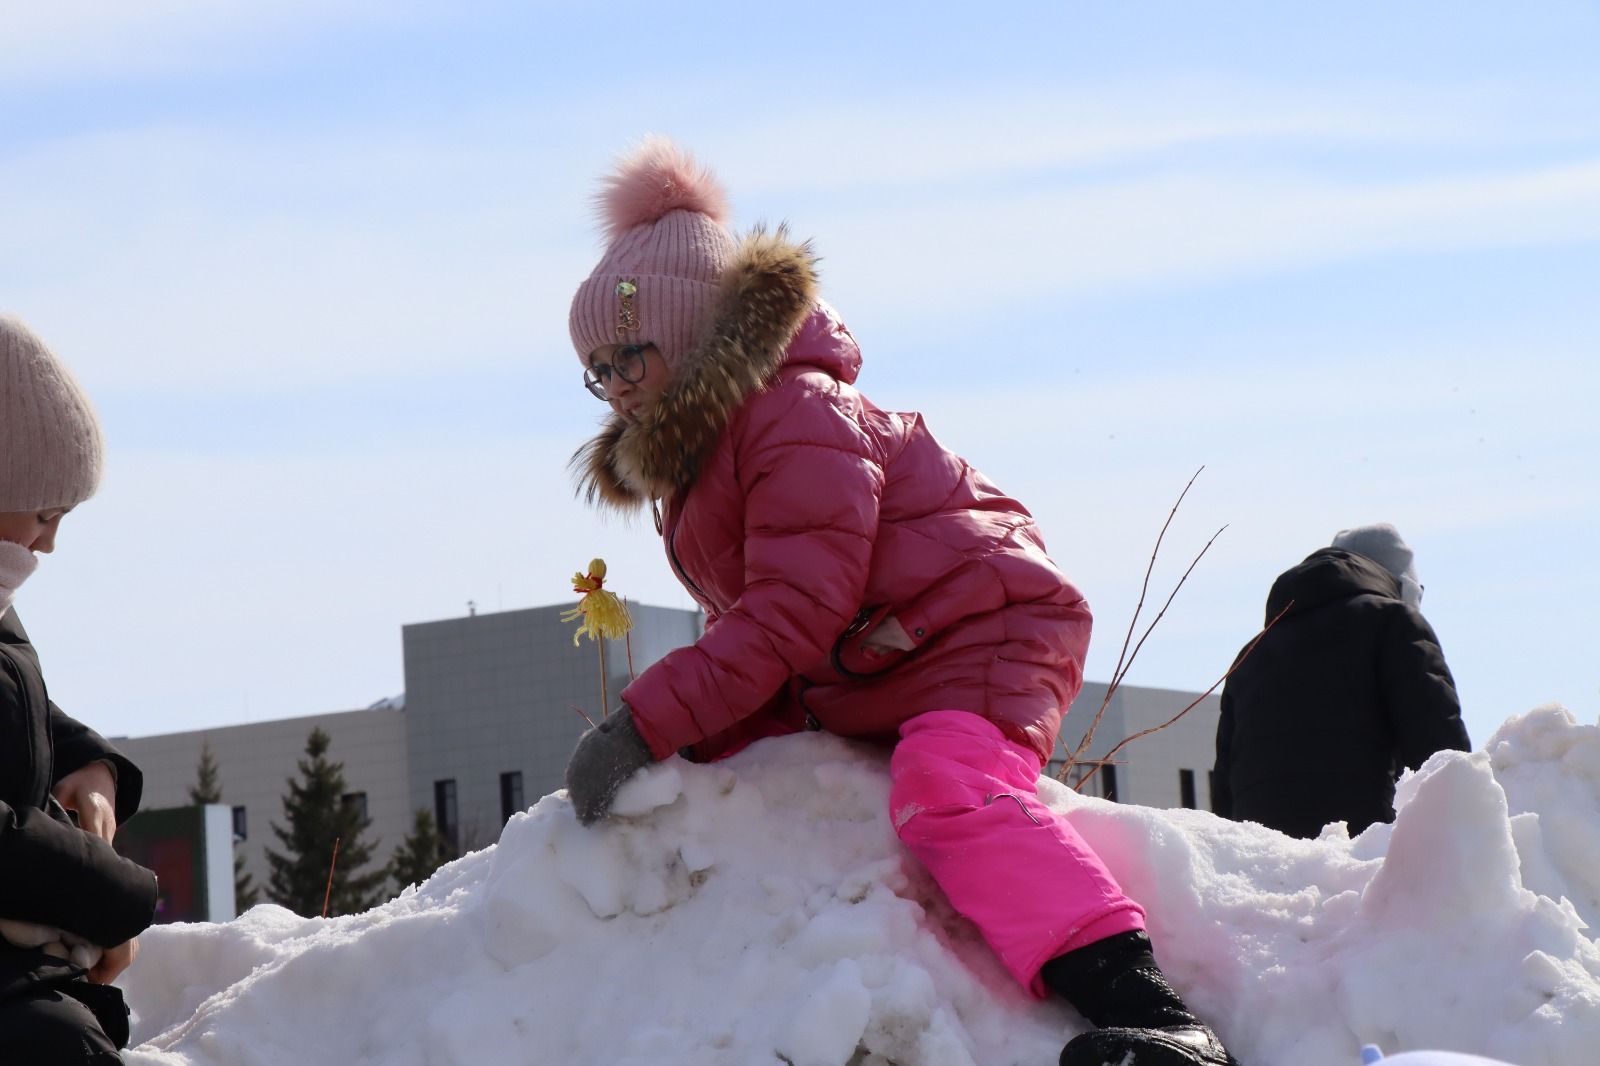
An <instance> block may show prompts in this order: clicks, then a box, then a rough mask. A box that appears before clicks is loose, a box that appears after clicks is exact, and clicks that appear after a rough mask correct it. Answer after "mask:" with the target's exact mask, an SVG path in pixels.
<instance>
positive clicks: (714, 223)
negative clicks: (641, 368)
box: [568, 137, 736, 369]
mask: <svg viewBox="0 0 1600 1066" xmlns="http://www.w3.org/2000/svg"><path fill="white" fill-rule="evenodd" d="M599 206H600V213H601V218H602V221H603V222H604V224H605V230H606V238H607V241H608V245H607V247H606V251H605V254H604V255H603V256H601V258H600V262H599V264H598V265H596V266H595V268H594V271H593V273H591V274H590V275H589V277H588V279H587V280H585V281H584V282H583V284H581V285H579V286H578V292H577V294H576V295H575V296H574V297H573V299H572V312H571V314H570V316H569V318H568V327H569V328H570V330H571V332H572V346H573V347H574V348H576V349H577V351H578V358H579V359H580V360H582V361H583V362H584V363H585V364H587V362H588V355H589V353H590V352H592V351H594V350H595V349H596V348H599V347H601V346H603V345H607V344H644V343H650V344H654V345H655V346H656V348H657V350H659V351H660V352H661V356H662V358H663V359H664V360H665V361H666V363H667V365H668V366H669V367H672V368H674V369H676V368H677V365H678V362H679V361H680V360H681V359H682V358H683V356H684V355H685V354H687V353H688V352H689V350H690V349H692V348H693V347H694V345H695V343H696V342H697V341H698V340H699V339H700V335H701V333H703V332H704V330H705V328H706V326H707V324H708V322H709V321H710V318H711V315H712V313H713V312H714V311H715V309H716V302H717V298H718V295H719V294H720V292H721V284H722V275H723V271H724V270H726V269H727V266H728V264H729V263H730V262H731V261H732V259H733V255H734V249H735V243H736V242H735V240H734V236H733V233H732V231H731V230H729V229H728V225H727V223H728V200H727V194H726V193H725V192H724V191H723V188H722V185H721V184H720V183H719V182H718V181H717V179H716V177H715V176H714V175H713V174H712V173H711V172H710V171H709V170H706V169H705V168H704V167H702V166H700V165H699V164H697V163H696V162H695V161H694V159H693V157H692V156H690V155H689V154H688V153H687V152H685V151H683V150H682V149H680V148H679V147H678V146H677V145H675V144H673V143H672V142H671V141H669V140H667V139H666V138H664V137H650V138H647V139H646V140H645V141H644V143H643V144H641V145H640V146H639V147H638V148H637V149H635V150H634V151H633V153H632V154H630V155H628V156H627V157H625V158H624V159H623V160H622V161H621V162H620V163H618V165H617V169H616V172H615V173H613V174H612V175H611V176H610V177H608V178H607V179H606V181H605V186H604V188H603V189H602V191H601V194H600V197H599Z"/></svg>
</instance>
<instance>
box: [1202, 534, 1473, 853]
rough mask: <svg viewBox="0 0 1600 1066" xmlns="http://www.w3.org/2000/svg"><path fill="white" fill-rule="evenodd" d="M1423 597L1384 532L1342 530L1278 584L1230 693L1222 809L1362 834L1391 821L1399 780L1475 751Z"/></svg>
mask: <svg viewBox="0 0 1600 1066" xmlns="http://www.w3.org/2000/svg"><path fill="white" fill-rule="evenodd" d="M1421 601H1422V586H1421V585H1420V584H1419V583H1418V582H1417V575H1416V569H1415V567H1414V564H1413V560H1412V552H1411V549H1410V548H1409V547H1407V546H1406V543H1405V541H1403V540H1401V539H1400V534H1399V532H1398V531H1397V530H1396V529H1395V528H1394V527H1393V526H1391V525H1387V524H1378V525H1370V526H1359V527H1357V528H1355V529H1348V530H1344V531H1343V532H1341V533H1340V534H1339V535H1338V536H1336V537H1335V538H1334V539H1333V544H1332V546H1331V547H1327V548H1323V549H1321V550H1319V551H1315V552H1312V553H1311V555H1310V556H1308V557H1307V558H1306V560H1305V561H1304V562H1302V563H1300V564H1299V565H1298V566H1295V567H1292V568H1291V569H1289V570H1288V571H1286V572H1285V573H1283V574H1282V575H1280V576H1279V577H1278V579H1277V581H1275V582H1274V583H1273V585H1272V591H1271V592H1270V593H1269V594H1268V596H1267V613H1266V620H1267V623H1268V624H1269V627H1270V628H1268V629H1267V631H1266V632H1265V633H1264V634H1263V635H1261V636H1260V639H1259V642H1258V643H1256V644H1255V647H1254V648H1251V647H1250V646H1249V645H1246V647H1245V650H1243V651H1241V652H1240V653H1239V658H1238V659H1236V660H1235V664H1236V665H1235V669H1234V671H1233V673H1232V674H1231V675H1230V676H1229V677H1228V680H1227V683H1226V684H1225V685H1224V686H1223V690H1222V718H1221V720H1220V721H1219V723H1218V725H1217V761H1216V767H1215V773H1214V777H1213V781H1214V784H1213V796H1212V800H1213V808H1214V809H1215V811H1216V813H1218V814H1220V815H1222V816H1223V817H1225V818H1233V819H1236V820H1238V821H1247V822H1259V823H1261V824H1262V825H1265V826H1269V827H1270V828H1273V829H1277V830H1279V831H1280V832H1283V833H1287V834H1288V835H1290V836H1295V837H1304V838H1312V837H1316V836H1317V835H1318V834H1319V833H1321V831H1322V828H1323V826H1325V825H1327V824H1329V823H1330V822H1344V823H1346V825H1347V826H1348V829H1349V832H1350V835H1352V836H1354V835H1355V834H1357V833H1359V832H1361V831H1362V830H1363V829H1365V828H1367V827H1368V826H1369V825H1371V824H1373V823H1374V822H1391V821H1393V820H1394V813H1395V812H1394V788H1395V781H1396V779H1397V778H1398V776H1399V774H1400V771H1401V770H1403V769H1416V768H1417V767H1419V766H1421V765H1422V763H1423V762H1424V761H1426V760H1427V758H1428V756H1430V755H1432V754H1433V753H1434V752H1436V751H1443V750H1445V749H1455V750H1458V751H1467V750H1470V748H1471V744H1470V742H1469V741H1468V740H1467V730H1466V726H1465V725H1464V724H1463V723H1462V721H1461V704H1460V701H1459V700H1458V699H1457V696H1456V688H1455V681H1454V680H1453V679H1452V678H1451V676H1450V668H1449V667H1448V666H1446V665H1445V661H1444V652H1443V651H1442V650H1440V647H1439V640H1438V638H1437V637H1436V636H1434V633H1433V629H1432V628H1431V627H1430V626H1429V625H1428V622H1427V620H1426V619H1425V618H1423V617H1422V613H1421V612H1420V611H1419V610H1418V607H1419V605H1420V604H1421ZM1280 614H1281V615H1282V617H1281V618H1279V615H1280ZM1273 619H1277V622H1276V624H1273Z"/></svg>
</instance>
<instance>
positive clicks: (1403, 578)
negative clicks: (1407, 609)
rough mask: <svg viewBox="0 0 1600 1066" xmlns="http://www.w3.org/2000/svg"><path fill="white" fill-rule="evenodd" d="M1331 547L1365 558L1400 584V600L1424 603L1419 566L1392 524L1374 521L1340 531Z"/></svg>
mask: <svg viewBox="0 0 1600 1066" xmlns="http://www.w3.org/2000/svg"><path fill="white" fill-rule="evenodd" d="M1330 547H1334V548H1343V549H1344V550H1345V551H1351V552H1355V553H1356V554H1357V555H1365V556H1366V557H1367V558H1368V559H1371V560H1372V561H1373V562H1375V563H1377V564H1378V565H1379V566H1381V567H1383V568H1384V569H1385V570H1387V571H1389V573H1391V574H1393V575H1394V576H1395V578H1396V579H1397V580H1398V581H1399V582H1400V593H1401V597H1400V598H1401V599H1403V600H1405V601H1406V602H1407V603H1411V604H1413V605H1414V604H1416V603H1417V602H1420V601H1421V599H1422V585H1421V584H1420V583H1419V582H1418V581H1417V567H1416V562H1415V560H1414V558H1413V557H1412V553H1411V548H1410V547H1409V546H1407V544H1406V542H1405V541H1403V540H1401V539H1400V531H1399V530H1398V529H1396V528H1394V527H1393V526H1391V525H1390V524H1389V523H1387V522H1375V523H1373V524H1372V525H1370V526H1356V527H1354V528H1353V529H1341V530H1340V531H1339V532H1338V533H1336V534H1335V535H1334V538H1333V543H1332V544H1331V545H1330Z"/></svg>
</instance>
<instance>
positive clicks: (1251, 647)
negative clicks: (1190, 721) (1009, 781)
mask: <svg viewBox="0 0 1600 1066" xmlns="http://www.w3.org/2000/svg"><path fill="white" fill-rule="evenodd" d="M1293 606H1294V601H1293V600H1290V601H1289V602H1288V603H1286V604H1284V606H1283V610H1281V611H1279V612H1278V613H1277V615H1276V617H1274V618H1273V619H1272V621H1270V622H1268V623H1267V624H1266V626H1265V628H1263V629H1262V630H1261V632H1259V633H1257V634H1256V635H1255V637H1254V639H1252V640H1251V641H1250V643H1249V644H1246V645H1245V647H1244V651H1242V652H1240V653H1239V656H1238V658H1236V659H1234V660H1233V665H1232V666H1230V667H1228V669H1227V672H1225V673H1224V674H1223V675H1222V676H1221V677H1219V678H1217V679H1216V680H1215V681H1213V682H1212V683H1211V687H1210V688H1208V689H1206V690H1205V691H1204V692H1202V693H1200V695H1199V696H1198V697H1196V699H1195V700H1194V702H1192V703H1190V704H1189V706H1187V707H1185V708H1184V709H1183V710H1181V711H1179V712H1178V713H1177V714H1175V715H1173V716H1172V717H1171V718H1168V719H1167V720H1166V721H1165V722H1162V723H1161V724H1160V725H1156V726H1151V727H1150V728H1149V729H1142V730H1140V731H1139V732H1137V733H1135V734H1133V736H1131V737H1126V738H1124V739H1123V740H1121V741H1119V742H1118V743H1117V745H1116V746H1115V747H1113V748H1112V749H1111V750H1110V751H1108V752H1106V753H1105V754H1104V755H1102V756H1101V757H1100V758H1098V759H1096V760H1094V763H1093V764H1092V765H1091V766H1090V768H1089V772H1088V773H1086V774H1084V775H1083V777H1082V779H1081V780H1079V781H1078V783H1077V784H1075V785H1073V786H1072V787H1073V789H1074V790H1075V791H1078V792H1081V791H1083V786H1084V785H1087V784H1088V783H1089V781H1090V779H1091V778H1093V777H1094V775H1095V774H1097V773H1099V772H1100V767H1102V766H1104V765H1106V764H1107V763H1109V762H1111V761H1112V759H1111V757H1112V756H1113V755H1115V754H1116V753H1117V752H1119V751H1121V750H1122V749H1123V748H1125V747H1127V746H1128V745H1129V744H1132V743H1133V742H1134V741H1136V740H1139V739H1140V738H1142V737H1147V736H1149V735H1150V734H1151V733H1159V732H1161V730H1163V729H1165V728H1167V726H1169V725H1171V724H1172V723H1174V722H1176V721H1177V720H1178V719H1180V718H1182V717H1183V716H1184V715H1186V714H1188V713H1189V712H1190V711H1192V710H1194V709H1195V708H1196V707H1198V706H1200V704H1201V703H1202V702H1203V701H1204V700H1205V698H1206V697H1207V696H1209V695H1211V694H1212V693H1213V692H1215V691H1216V690H1217V687H1218V686H1219V685H1222V684H1223V683H1224V682H1226V681H1227V680H1228V678H1230V677H1232V676H1233V672H1234V671H1235V670H1237V669H1239V667H1240V666H1242V665H1243V664H1244V661H1245V660H1246V659H1248V658H1249V657H1250V653H1251V652H1253V651H1255V650H1256V645H1257V644H1260V643H1261V638H1262V637H1264V636H1266V635H1267V633H1268V632H1269V631H1270V630H1271V629H1272V627H1273V626H1275V625H1277V624H1278V621H1279V619H1281V618H1282V617H1283V616H1284V615H1286V614H1288V613H1289V608H1291V607H1293ZM1068 765H1071V764H1070V763H1069V764H1068ZM1063 772H1065V768H1063Z"/></svg>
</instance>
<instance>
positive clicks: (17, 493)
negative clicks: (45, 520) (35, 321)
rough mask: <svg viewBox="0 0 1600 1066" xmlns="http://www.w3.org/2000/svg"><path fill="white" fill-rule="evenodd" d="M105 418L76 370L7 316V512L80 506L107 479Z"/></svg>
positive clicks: (1, 442) (0, 345)
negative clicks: (97, 413) (102, 475)
mask: <svg viewBox="0 0 1600 1066" xmlns="http://www.w3.org/2000/svg"><path fill="white" fill-rule="evenodd" d="M104 455H105V445H104V443H103V442H102V440H101V437H100V421H99V420H98V419H97V418H95V415H94V408H92V407H90V406H89V398H88V397H87V396H85V395H84V394H83V390H82V389H81V388H79V387H78V382H77V381H76V380H75V379H74V378H73V376H72V372H71V371H70V370H68V369H67V368H66V366H65V365H64V364H63V363H62V362H61V361H60V360H59V359H57V358H56V357H55V356H54V355H52V354H51V353H50V349H49V348H46V347H45V346H44V342H43V341H41V340H40V339H39V338H38V337H37V336H35V335H34V333H33V331H32V330H30V329H29V328H28V327H27V326H25V325H23V324H22V322H21V321H19V320H18V319H15V318H10V317H7V316H0V512H3V511H42V510H45V509H47V508H53V507H75V506H77V505H78V504H80V503H82V502H83V501H84V500H87V499H88V498H89V497H90V496H93V495H94V490H95V489H96V488H97V487H99V484H100V466H101V464H102V462H103V461H104Z"/></svg>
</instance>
